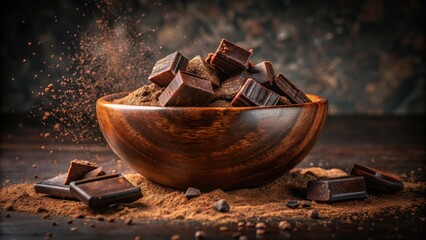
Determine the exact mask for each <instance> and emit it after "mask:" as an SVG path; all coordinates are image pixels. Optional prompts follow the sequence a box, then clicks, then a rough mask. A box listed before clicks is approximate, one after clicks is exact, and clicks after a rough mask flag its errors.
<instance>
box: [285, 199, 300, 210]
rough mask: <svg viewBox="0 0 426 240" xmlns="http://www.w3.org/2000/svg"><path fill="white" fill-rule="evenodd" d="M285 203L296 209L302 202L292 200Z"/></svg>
mask: <svg viewBox="0 0 426 240" xmlns="http://www.w3.org/2000/svg"><path fill="white" fill-rule="evenodd" d="M285 205H286V206H287V207H289V208H291V209H295V208H297V207H298V206H299V205H300V203H299V201H297V200H290V201H288V202H287V203H286V204H285Z"/></svg>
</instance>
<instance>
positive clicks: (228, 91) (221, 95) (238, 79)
mask: <svg viewBox="0 0 426 240" xmlns="http://www.w3.org/2000/svg"><path fill="white" fill-rule="evenodd" d="M249 78H250V74H249V73H248V72H246V71H244V72H241V73H240V74H238V75H235V76H233V77H230V78H228V79H226V80H225V81H223V82H222V84H221V85H220V86H219V87H218V88H217V89H216V91H215V92H214V96H213V99H215V100H232V99H233V98H234V97H235V95H237V93H238V91H240V89H241V88H242V87H243V85H244V83H246V81H247V79H249Z"/></svg>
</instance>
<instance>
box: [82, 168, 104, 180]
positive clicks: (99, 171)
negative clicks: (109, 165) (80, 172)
mask: <svg viewBox="0 0 426 240" xmlns="http://www.w3.org/2000/svg"><path fill="white" fill-rule="evenodd" d="M102 175H105V172H104V170H103V168H101V167H98V168H96V169H93V170H92V171H90V172H88V173H86V174H84V176H83V177H82V178H81V179H88V178H94V177H99V176H102Z"/></svg>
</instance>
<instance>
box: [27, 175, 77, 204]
mask: <svg viewBox="0 0 426 240" xmlns="http://www.w3.org/2000/svg"><path fill="white" fill-rule="evenodd" d="M67 176H68V174H67V173H64V174H61V175H59V176H56V177H54V178H51V179H47V180H45V181H43V182H39V183H36V184H34V190H35V192H36V193H44V194H48V195H50V196H54V197H59V198H70V199H74V198H75V197H74V196H73V195H72V194H71V192H70V186H69V185H65V179H66V178H67Z"/></svg>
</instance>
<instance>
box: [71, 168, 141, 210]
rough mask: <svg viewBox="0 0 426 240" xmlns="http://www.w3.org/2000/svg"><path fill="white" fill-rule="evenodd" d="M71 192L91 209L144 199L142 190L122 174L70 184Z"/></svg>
mask: <svg viewBox="0 0 426 240" xmlns="http://www.w3.org/2000/svg"><path fill="white" fill-rule="evenodd" d="M70 190H71V193H72V194H73V195H74V196H75V197H76V198H78V199H79V200H80V201H82V202H83V203H84V204H85V205H86V206H87V207H89V208H100V207H105V206H108V205H111V204H113V203H122V202H124V203H129V202H134V201H136V200H138V199H139V198H141V197H142V193H141V190H140V188H138V187H136V186H134V185H133V184H132V183H130V182H129V181H128V180H127V179H126V178H125V177H124V176H123V175H121V174H111V175H104V176H100V177H96V178H91V179H84V180H80V181H75V182H72V183H71V184H70Z"/></svg>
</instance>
